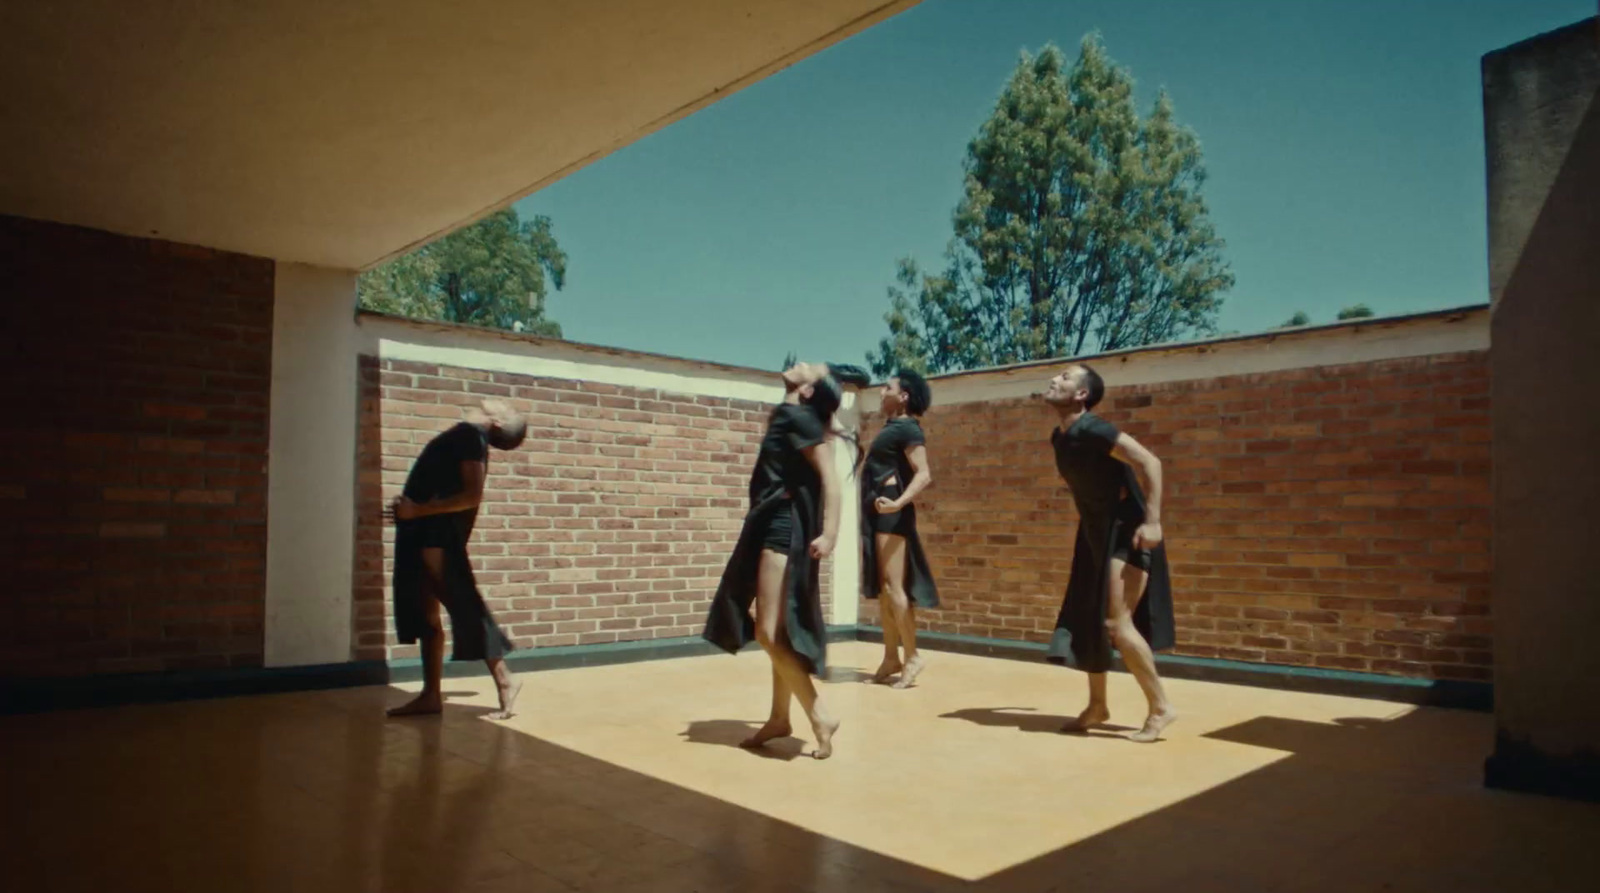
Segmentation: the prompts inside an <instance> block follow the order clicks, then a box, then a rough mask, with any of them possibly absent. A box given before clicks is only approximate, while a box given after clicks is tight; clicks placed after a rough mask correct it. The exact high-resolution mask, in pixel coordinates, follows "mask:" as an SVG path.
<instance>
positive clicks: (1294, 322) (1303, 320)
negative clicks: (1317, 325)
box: [1278, 310, 1311, 329]
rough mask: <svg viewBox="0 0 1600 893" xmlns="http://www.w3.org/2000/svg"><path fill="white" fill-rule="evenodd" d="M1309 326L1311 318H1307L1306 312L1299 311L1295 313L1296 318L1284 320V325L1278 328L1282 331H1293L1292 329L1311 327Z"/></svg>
mask: <svg viewBox="0 0 1600 893" xmlns="http://www.w3.org/2000/svg"><path fill="white" fill-rule="evenodd" d="M1309 325H1311V317H1309V316H1307V315H1306V312H1305V311H1304V310H1297V311H1295V314H1294V316H1291V317H1289V318H1288V319H1286V320H1284V321H1283V324H1282V325H1280V326H1278V328H1280V329H1292V328H1294V327H1296V326H1309Z"/></svg>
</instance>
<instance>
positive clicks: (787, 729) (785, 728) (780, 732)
mask: <svg viewBox="0 0 1600 893" xmlns="http://www.w3.org/2000/svg"><path fill="white" fill-rule="evenodd" d="M793 731H794V729H793V728H792V727H791V726H790V725H789V721H788V720H787V719H785V720H781V721H779V720H771V719H769V720H767V724H766V725H764V726H762V727H761V728H759V729H756V733H755V734H754V735H751V736H750V737H749V738H746V739H744V740H743V741H740V742H739V746H740V747H761V746H763V745H765V744H766V743H767V742H768V741H771V740H772V739H774V738H787V737H789V735H790V733H792V732H793Z"/></svg>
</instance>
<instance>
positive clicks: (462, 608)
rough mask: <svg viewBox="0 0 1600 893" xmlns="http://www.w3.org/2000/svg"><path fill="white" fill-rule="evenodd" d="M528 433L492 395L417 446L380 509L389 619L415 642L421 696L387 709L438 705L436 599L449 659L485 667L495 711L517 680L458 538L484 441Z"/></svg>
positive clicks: (473, 513)
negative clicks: (389, 565) (389, 534)
mask: <svg viewBox="0 0 1600 893" xmlns="http://www.w3.org/2000/svg"><path fill="white" fill-rule="evenodd" d="M526 434H527V425H526V423H525V422H523V420H522V417H521V416H519V415H517V414H516V413H514V412H512V411H511V410H510V409H509V408H508V407H506V405H505V404H503V403H500V402H499V401H497V400H485V401H484V402H483V405H482V410H481V411H474V412H472V413H471V414H470V415H469V418H468V420H467V421H465V422H462V423H460V424H458V425H456V426H455V427H453V428H451V429H450V430H448V431H446V432H444V433H443V434H440V435H439V436H437V437H435V438H434V439H433V440H430V441H428V445H427V446H425V447H423V448H422V454H421V455H419V456H417V460H416V462H414V463H412V466H411V474H410V475H409V476H407V477H406V485H405V489H404V490H403V491H402V493H403V495H402V496H401V497H400V498H399V499H396V500H395V501H394V502H393V503H392V504H390V506H389V507H388V509H387V510H385V512H384V514H385V515H387V516H388V517H389V518H391V519H393V520H394V522H395V527H396V530H395V541H394V581H393V582H394V625H395V632H396V633H397V634H398V635H399V638H400V641H401V643H402V644H406V645H409V644H411V643H412V642H415V641H417V640H418V639H419V638H420V639H421V640H422V679H423V683H422V694H420V695H418V696H417V697H416V699H415V700H413V701H411V702H410V703H408V704H405V705H404V706H401V707H396V708H394V709H393V710H390V711H389V715H390V716H412V715H416V714H424V713H438V712H439V711H440V710H441V709H443V707H444V700H443V696H442V695H441V694H440V691H439V679H440V676H441V675H443V671H444V627H443V625H442V624H441V623H440V618H439V606H440V605H441V604H442V605H444V608H445V610H447V611H449V612H450V630H451V633H452V635H453V637H454V639H455V648H454V650H453V653H452V655H451V657H452V659H453V660H481V661H484V662H485V663H487V664H488V665H489V673H490V674H491V675H493V676H494V682H495V686H496V687H497V688H498V689H499V691H500V710H499V711H498V712H496V713H492V714H490V718H491V719H505V718H507V717H509V716H511V711H512V707H513V705H514V704H515V702H516V699H517V692H518V691H520V690H521V688H522V683H520V682H518V681H517V680H516V679H514V678H513V677H512V675H511V670H510V669H509V668H508V667H506V664H505V660H504V658H505V656H506V654H507V653H509V652H510V651H511V640H510V639H508V638H506V635H505V633H503V632H501V631H500V627H499V625H497V624H496V623H495V622H494V617H493V616H492V615H491V614H490V613H489V608H488V606H487V605H485V604H484V603H483V596H482V595H480V594H479V593H478V584H477V581H476V580H475V579H474V578H473V576H472V563H471V560H470V559H469V558H468V557H467V538H468V537H470V536H472V526H473V524H474V523H475V522H476V521H477V519H478V504H479V503H481V502H482V501H483V484H484V481H485V480H486V479H487V478H488V475H489V447H491V446H492V447H494V448H496V449H500V450H514V449H516V448H517V447H518V446H521V444H522V439H523V437H524V436H525V435H526Z"/></svg>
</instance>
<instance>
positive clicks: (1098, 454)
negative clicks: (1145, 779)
mask: <svg viewBox="0 0 1600 893" xmlns="http://www.w3.org/2000/svg"><path fill="white" fill-rule="evenodd" d="M1104 393H1105V383H1104V382H1103V381H1101V379H1100V375H1099V374H1098V373H1096V372H1095V371H1094V370H1093V369H1090V368H1089V367H1088V366H1084V365H1077V366H1072V367H1070V368H1068V369H1067V370H1066V371H1065V372H1062V373H1061V374H1060V375H1057V376H1056V377H1055V378H1053V379H1051V380H1050V386H1049V389H1048V390H1046V391H1045V393H1044V399H1045V402H1047V403H1049V404H1050V405H1052V406H1054V407H1055V408H1056V410H1057V411H1058V412H1059V413H1060V414H1061V426H1060V427H1059V428H1057V429H1055V430H1054V431H1052V432H1051V433H1050V443H1051V445H1052V446H1053V447H1054V448H1055V454H1056V469H1057V470H1058V471H1060V472H1061V477H1062V478H1063V479H1064V480H1065V481H1066V482H1067V486H1068V487H1069V488H1070V489H1071V490H1072V500H1073V502H1075V503H1076V504H1077V506H1078V535H1077V540H1076V541H1075V542H1074V544H1073V549H1072V571H1071V574H1072V575H1071V579H1070V580H1069V582H1068V583H1067V594H1066V598H1065V599H1063V600H1062V603H1061V614H1060V616H1059V617H1058V618H1057V620H1056V633H1055V637H1054V638H1053V639H1052V640H1051V642H1050V651H1049V659H1050V660H1051V661H1053V662H1056V663H1066V662H1067V661H1068V655H1069V653H1070V656H1071V659H1072V663H1073V664H1074V665H1075V666H1077V667H1078V669H1080V670H1083V671H1085V672H1087V673H1088V674H1089V706H1088V707H1087V708H1085V709H1084V711H1083V713H1082V714H1081V715H1080V716H1079V717H1078V718H1077V719H1075V720H1072V721H1069V722H1068V723H1067V724H1066V726H1064V727H1063V728H1062V731H1068V732H1085V731H1088V730H1089V729H1091V728H1093V727H1094V726H1097V725H1100V724H1101V723H1104V722H1105V721H1106V720H1108V719H1110V718H1111V710H1110V707H1108V706H1107V704H1106V672H1107V671H1108V670H1110V669H1111V647H1112V645H1113V644H1115V646H1116V648H1117V650H1118V651H1119V652H1121V654H1122V659H1123V662H1124V663H1125V664H1126V665H1127V667H1128V670H1129V672H1131V673H1132V674H1133V677H1134V679H1136V680H1138V682H1139V687H1140V688H1141V689H1143V690H1144V696H1145V699H1146V700H1148V701H1149V702H1150V714H1149V717H1148V718H1147V719H1146V720H1145V723H1144V727H1143V728H1141V729H1140V730H1139V731H1137V732H1135V733H1133V734H1132V735H1130V736H1129V738H1131V739H1132V740H1134V741H1140V742H1147V741H1155V740H1156V739H1158V738H1160V737H1161V732H1162V730H1163V729H1165V728H1166V727H1167V726H1168V725H1170V724H1171V723H1172V721H1173V720H1175V719H1177V716H1178V714H1177V711H1175V710H1174V709H1173V708H1172V704H1171V702H1170V701H1168V700H1167V694H1166V691H1165V690H1164V689H1163V688H1162V686H1161V678H1160V677H1159V676H1157V675H1156V664H1155V657H1154V655H1153V654H1152V653H1151V648H1152V646H1153V647H1154V648H1155V649H1156V650H1162V649H1166V648H1171V647H1172V645H1173V639H1174V632H1173V619H1172V584H1171V581H1170V580H1169V578H1168V576H1167V554H1166V549H1165V548H1164V547H1163V546H1162V544H1161V538H1162V533H1161V460H1159V459H1157V458H1156V457H1155V455H1154V454H1152V453H1151V452H1150V451H1149V450H1147V449H1145V448H1144V447H1143V446H1141V445H1140V444H1139V442H1138V441H1136V440H1134V439H1133V438H1132V437H1129V436H1128V435H1126V434H1123V433H1121V432H1119V431H1118V430H1117V428H1116V426H1114V425H1112V424H1111V423H1110V422H1107V421H1106V420H1104V419H1102V418H1100V417H1099V416H1097V415H1095V414H1094V413H1093V412H1090V410H1092V409H1094V407H1095V405H1096V404H1098V403H1099V402H1100V398H1101V396H1102V395H1104ZM1133 466H1137V467H1138V468H1139V469H1140V470H1141V471H1143V472H1144V475H1145V477H1146V478H1147V479H1148V480H1149V482H1150V496H1149V499H1148V500H1146V499H1145V496H1144V494H1143V493H1142V492H1141V491H1140V489H1139V479H1138V477H1137V476H1136V475H1135V474H1134V472H1133Z"/></svg>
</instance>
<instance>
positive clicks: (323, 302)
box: [265, 263, 357, 667]
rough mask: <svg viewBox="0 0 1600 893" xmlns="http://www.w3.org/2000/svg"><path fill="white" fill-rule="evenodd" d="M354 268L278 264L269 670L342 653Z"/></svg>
mask: <svg viewBox="0 0 1600 893" xmlns="http://www.w3.org/2000/svg"><path fill="white" fill-rule="evenodd" d="M355 300H356V274H355V272H354V271H353V270H330V269H324V268H320V267H310V266H304V265H301V264H288V263H279V264H278V267H277V275H276V289H275V295H274V304H273V312H272V401H271V407H272V409H271V412H272V415H271V423H270V424H271V434H270V437H269V442H268V450H269V457H268V462H267V476H268V477H267V597H266V654H265V662H266V665H267V666H269V667H287V666H300V665H305V664H322V663H343V662H345V661H348V660H350V657H351V636H350V626H351V601H352V590H351V586H352V582H353V575H354V566H355V565H354V561H355V489H356V422H357V414H356V396H357V395H356V388H357V380H356V322H355Z"/></svg>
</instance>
